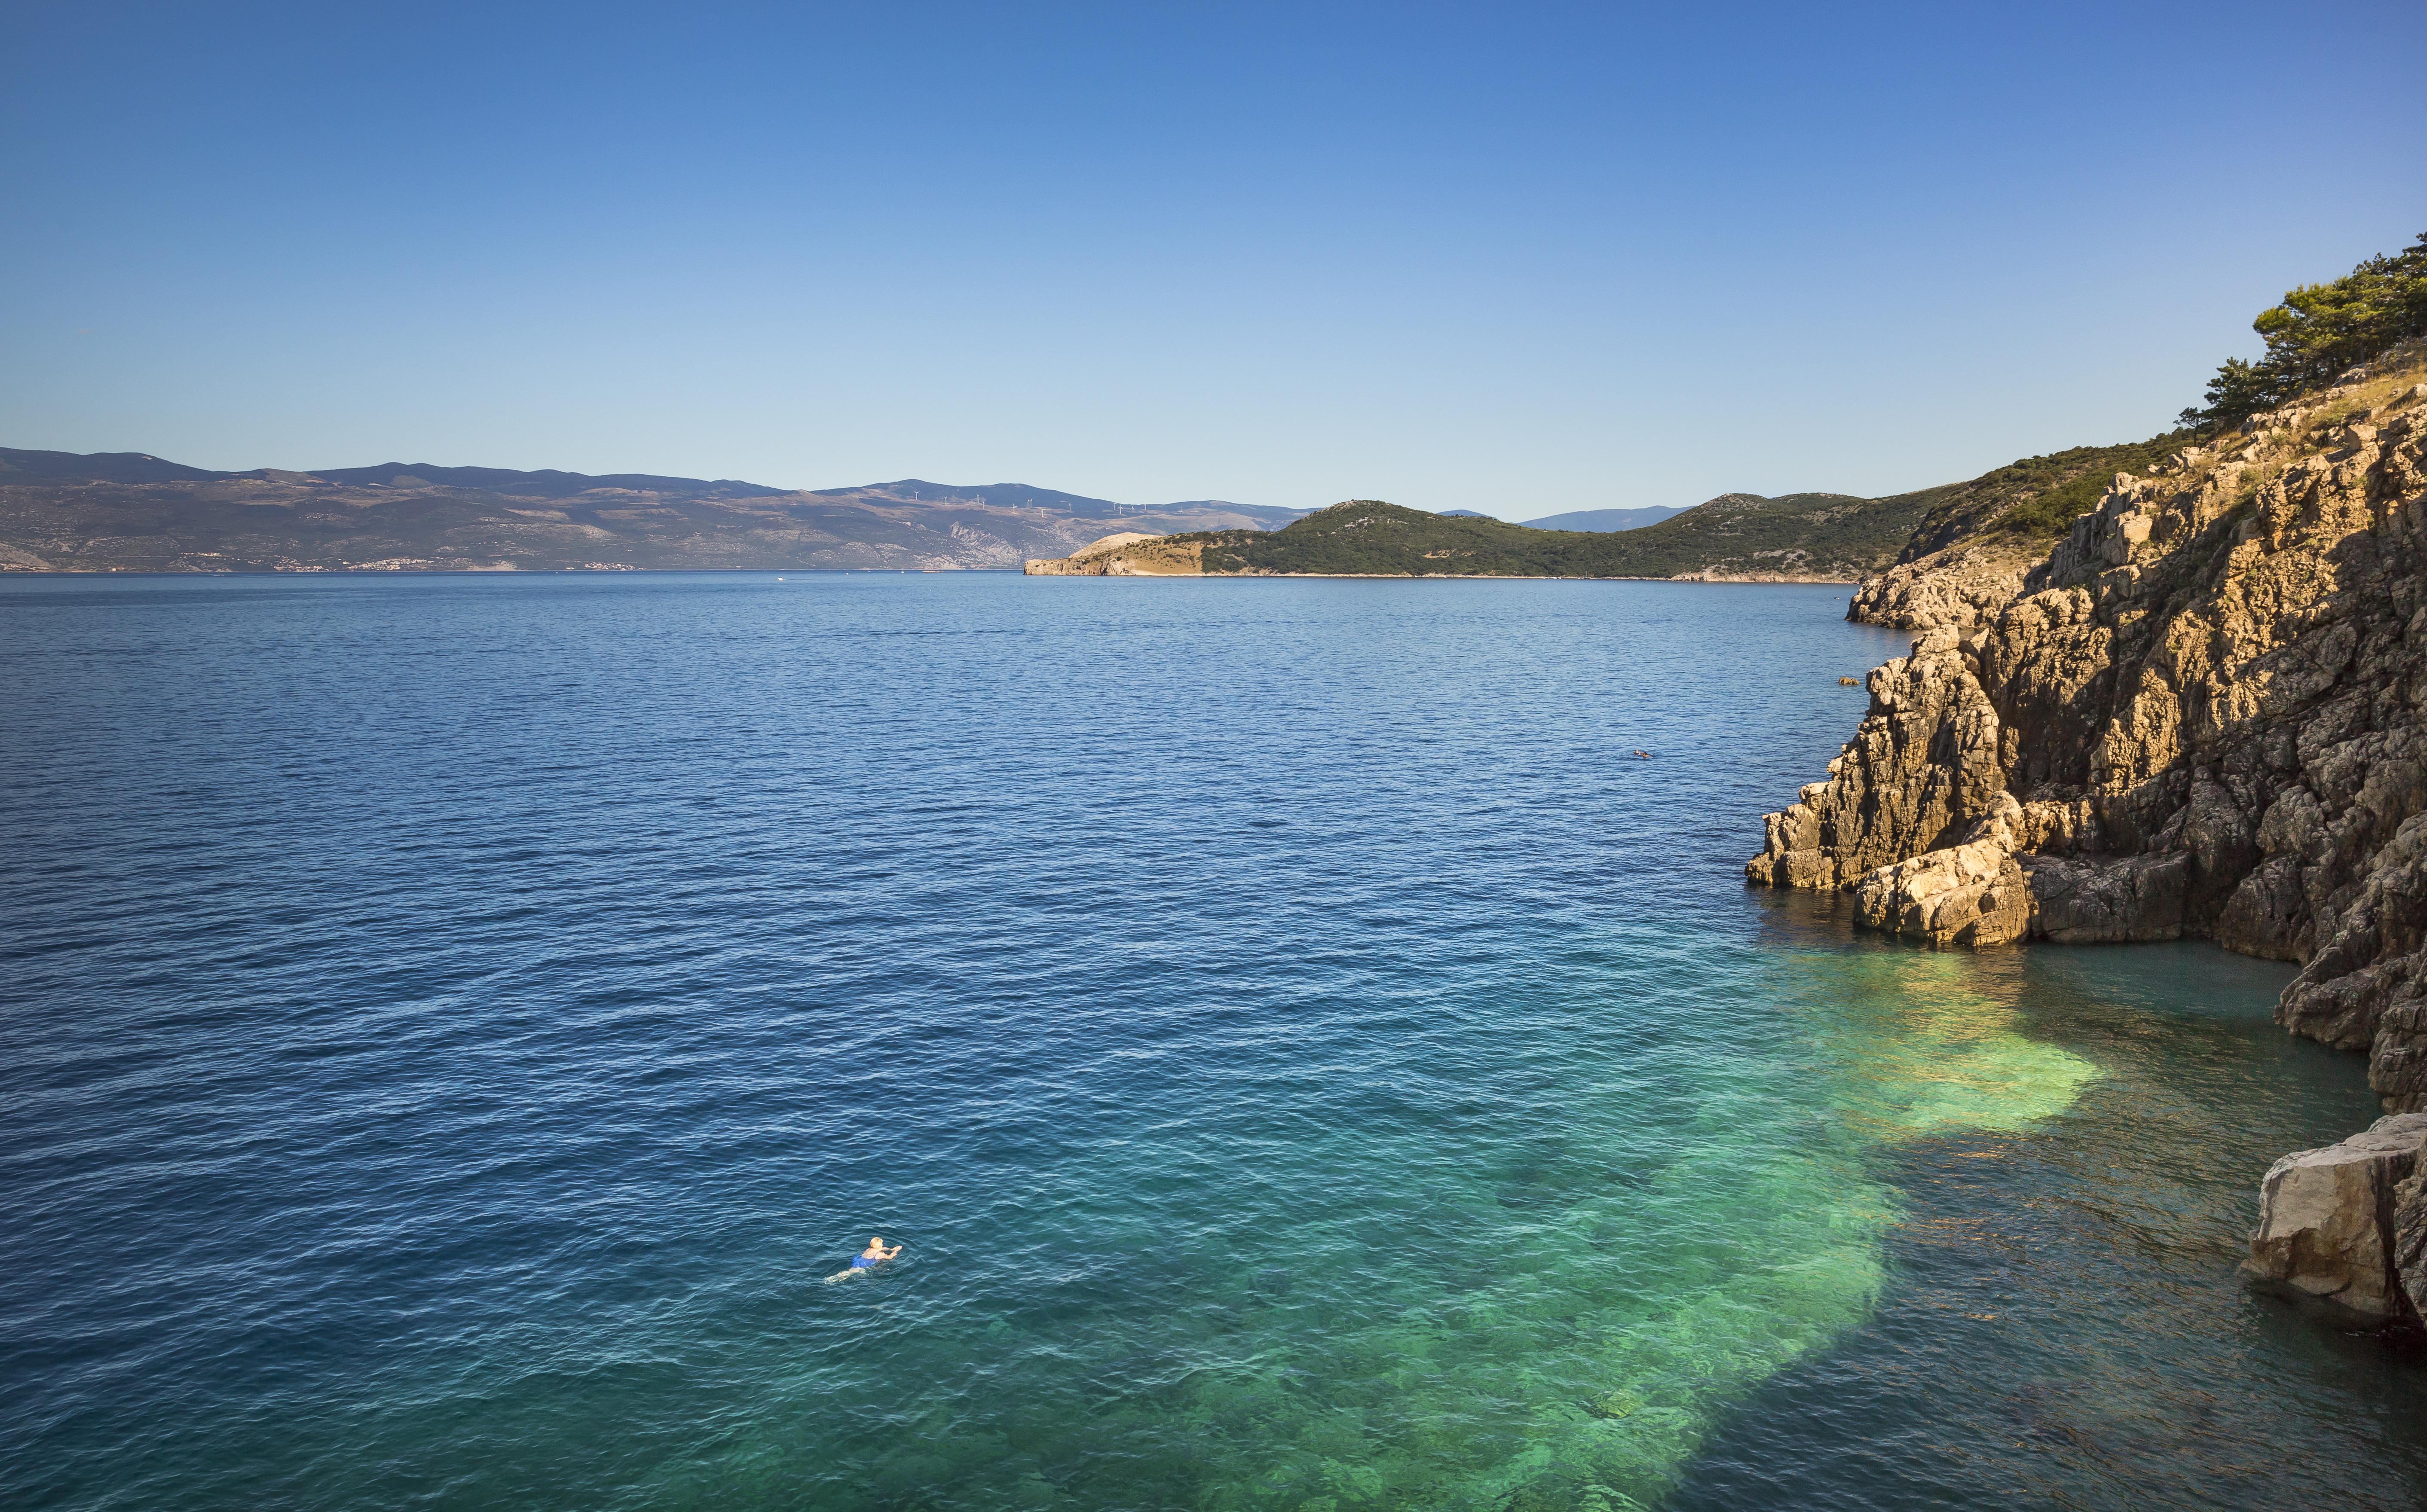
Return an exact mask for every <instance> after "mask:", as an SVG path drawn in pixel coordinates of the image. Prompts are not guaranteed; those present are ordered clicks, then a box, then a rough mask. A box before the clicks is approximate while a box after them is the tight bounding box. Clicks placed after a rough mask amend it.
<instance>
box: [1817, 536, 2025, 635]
mask: <svg viewBox="0 0 2427 1512" xmlns="http://www.w3.org/2000/svg"><path fill="white" fill-rule="evenodd" d="M2038 561H2039V559H2038V557H2037V556H2036V555H2035V554H2031V553H2028V552H2027V551H2025V550H2023V549H2021V548H2019V547H2014V546H2007V545H1995V546H1992V545H1982V544H1977V543H1972V542H1963V543H1959V544H1957V545H1951V546H1947V547H1945V548H1944V549H1941V550H1938V551H1933V552H1931V553H1930V555H1928V556H1926V557H1920V558H1916V559H1915V560H1914V561H1907V562H1900V563H1898V565H1896V566H1894V567H1890V568H1889V569H1888V570H1887V571H1885V572H1883V573H1881V574H1880V575H1879V576H1878V577H1866V578H1865V579H1863V583H1862V586H1861V587H1859V588H1857V589H1855V590H1854V597H1853V601H1852V602H1851V603H1850V604H1849V605H1848V606H1847V608H1846V618H1848V619H1849V620H1856V621H1859V622H1861V623H1862V624H1865V625H1884V626H1888V627H1889V628H1891V629H1897V630H1937V629H1952V630H1956V631H1959V632H1963V633H1969V632H1971V631H1974V630H1978V629H1981V628H1984V627H1986V626H1990V625H1994V624H1995V623H1996V620H1997V615H1998V613H1999V612H2000V611H2001V610H2004V609H2005V607H2006V606H2007V605H2008V604H2010V603H2012V602H2013V599H2014V596H2015V595H2016V594H2018V593H2021V592H2022V591H2023V579H2024V577H2027V576H2028V574H2029V572H2030V570H2031V568H2032V567H2034V566H2036V565H2037V564H2038Z"/></svg>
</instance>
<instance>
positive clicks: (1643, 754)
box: [1635, 751, 1652, 761]
mask: <svg viewBox="0 0 2427 1512" xmlns="http://www.w3.org/2000/svg"><path fill="white" fill-rule="evenodd" d="M1635 754H1636V756H1637V758H1639V759H1641V760H1644V761H1649V760H1651V759H1652V753H1651V752H1649V751H1637V752H1636V753H1635Z"/></svg>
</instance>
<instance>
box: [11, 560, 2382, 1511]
mask: <svg viewBox="0 0 2427 1512" xmlns="http://www.w3.org/2000/svg"><path fill="white" fill-rule="evenodd" d="M1844 603H1845V590H1843V589H1842V588H1828V587H1809V586H1796V585H1707V584H1682V583H1657V582H1515V581H1501V582H1491V581H1452V580H1418V581H1360V580H1328V579H1212V580H1203V579H1182V580H1138V579H1121V578H1055V577H1048V578H1024V577H1017V576H1011V575H1005V574H987V573H953V574H841V573H835V574H805V573H786V574H781V575H777V574H772V573H721V574H700V575H680V574H645V573H628V574H609V573H601V574H591V575H547V576H542V575H512V574H498V575H486V576H443V575H432V576H422V577H415V576H360V577H332V576H299V577H24V576H17V577H6V578H0V710H5V712H0V854H5V866H0V1193H5V1197H6V1205H5V1220H4V1221H0V1384H5V1391H0V1501H5V1502H6V1504H8V1506H10V1507H12V1508H76V1509H95V1512H99V1509H113V1512H116V1509H126V1512H136V1509H144V1512H150V1509H164V1512H165V1509H177V1512H193V1509H198V1508H247V1509H263V1508H352V1507H383V1508H517V1509H540V1512H545V1509H557V1508H563V1509H584V1512H604V1509H627V1508H628V1509H654V1508H718V1509H727V1508H730V1509H757V1508H766V1509H790V1508H800V1509H834V1512H878V1509H887V1512H891V1509H901V1512H913V1509H917V1512H928V1509H934V1512H964V1509H965V1512H1003V1509H1013V1508H1040V1509H1042V1508H1061V1509H1073V1512H1082V1509H1083V1512H1099V1509H1103V1512H1110V1509H1124V1512H1129V1509H1135V1512H1149V1509H1153V1512H1164V1509H1169V1512H1183V1509H1185V1512H1199V1509H1201V1512H1234V1509H1235V1512H1248V1509H1265V1508H1271V1509H1290V1512H1351V1509H1393V1512H1398V1509H1434V1508H1439V1509H1467V1508H1480V1509H1490V1512H1503V1509H1506V1512H1534V1509H1540V1512H1571V1509H1574V1512H1583V1509H1591V1512H1609V1509H1651V1508H1662V1509H1671V1512H1687V1509H1692V1512H1720V1509H1747V1508H1796V1509H1847V1512H1853V1509H1864V1512H1902V1509H1919V1508H1951V1507H1966V1508H1978V1507H1996V1508H2004V1509H2017V1508H2019V1509H2051V1512H2053V1509H2057V1508H2066V1509H2079V1508H2114V1509H2119V1512H2123V1509H2129V1512H2146V1509H2150V1508H2172V1507H2184V1508H2190V1507H2199V1508H2216V1507H2225V1508H2270V1509H2272V1508H2278V1507H2283V1506H2288V1505H2303V1506H2333V1507H2337V1508H2347V1509H2354V1512H2357V1509H2367V1508H2386V1509H2399V1512H2414V1509H2416V1508H2418V1507H2419V1506H2420V1505H2421V1504H2427V1358H2422V1354H2421V1351H2420V1349H2419V1347H2418V1345H2417V1344H2416V1342H2415V1341H2411V1340H2408V1339H2404V1338H2402V1337H2398V1336H2387V1335H2382V1334H2379V1333H2377V1332H2372V1331H2370V1329H2368V1328H2365V1327H2362V1326H2359V1325H2356V1324H2354V1323H2353V1322H2351V1321H2350V1320H2347V1319H2340V1318H2337V1317H2335V1316H2332V1315H2329V1314H2326V1313H2323V1312H2321V1311H2320V1310H2318V1309H2317V1308H2316V1307H2315V1306H2314V1305H2308V1304H2302V1303H2299V1302H2296V1301H2294V1300H2291V1299H2288V1298H2286V1297H2282V1296H2277V1295H2272V1294H2269V1293H2263V1292H2261V1291H2258V1290H2255V1289H2254V1288H2253V1287H2252V1286H2251V1285H2249V1284H2248V1283H2246V1282H2245V1281H2244V1280H2243V1279H2242V1278H2241V1277H2240V1276H2239V1275H2238V1274H2237V1272H2236V1264H2237V1262H2238V1261H2239V1260H2240V1258H2241V1256H2242V1254H2243V1253H2244V1245H2245V1241H2246V1236H2247V1233H2248V1230H2249V1228H2250V1227H2251V1225H2252V1222H2253V1218H2254V1214H2255V1208H2256V1192H2257V1183H2258V1180H2259V1179H2260V1177H2261V1175H2262V1174H2263V1173H2264V1172H2265V1171H2266V1169H2267V1166H2268V1164H2269V1162H2271V1161H2272V1160H2273V1159H2274V1158H2275V1157H2276V1156H2277V1155H2279V1154H2281V1153H2283V1152H2285V1151H2288V1150H2292V1149H2297V1148H2302V1147H2305V1146H2317V1145H2320V1144H2323V1143H2328V1142H2331V1141H2333V1140H2335V1139H2337V1138H2340V1137H2342V1136H2343V1135H2345V1134H2348V1133H2351V1132H2353V1131H2354V1130H2358V1129H2360V1128H2363V1127H2365V1126H2366V1125H2367V1124H2368V1122H2369V1121H2370V1118H2371V1117H2372V1116H2374V1112H2375V1110H2374V1105H2373V1102H2372V1100H2371V1098H2370V1096H2369V1093H2368V1091H2367V1088H2366V1086H2365V1081H2364V1066H2363V1064H2362V1062H2361V1059H2360V1058H2359V1057H2356V1056H2352V1055H2347V1054H2339V1053H2337V1052H2334V1051H2331V1050H2328V1049H2323V1048H2321V1047H2320V1046H2318V1045H2314V1044H2310V1043H2307V1042H2305V1041H2296V1040H2293V1039H2290V1038H2288V1037H2287V1036H2286V1035H2285V1034H2284V1033H2283V1032H2281V1031H2280V1030H2278V1029H2276V1028H2275V1027H2274V1026H2273V1024H2272V1022H2271V1020H2270V1016H2269V1014H2270V1009H2271V1007H2272V1003H2273V1000H2274V998H2275V995H2276V993H2277V992H2278V990H2279V989H2280V988H2281V987H2282V985H2283V984H2284V983H2285V982H2286V980H2288V977H2289V967H2284V966H2282V965H2278V964H2272V963H2266V962H2258V961H2252V960H2246V959H2241V958H2238V957H2235V956H2231V955H2227V954H2224V953H2223V952H2221V951H2217V950H2215V949H2213V948H2211V947H2208V946H2207V945H2203V944H2196V943H2184V944H2171V945H2150V946H2137V947H2123V946H2109V947H2093V948H2080V949H2065V948H2057V947H2033V948H2030V949H2028V950H2012V949H2009V950H2000V951H1982V952H1979V953H1966V952H1937V951H1929V950H1926V949H1920V948H1916V947H1914V946H1912V945H1909V944H1904V943H1899V942H1897V941H1894V940H1890V939H1885V938H1882V937H1881V936H1879V935H1874V934H1869V933H1865V932H1864V931H1861V930H1859V929H1857V928H1856V927H1854V925H1853V923H1852V922H1851V920H1850V919H1849V918H1848V917H1847V916H1846V914H1845V912H1844V910H1843V909H1842V907H1840V906H1838V905H1837V904H1836V903H1835V902H1834V901H1833V900H1831V899H1827V898H1815V897H1810V896H1798V895H1784V894H1779V893H1774V892H1768V891H1762V890H1752V889H1748V888H1747V887H1746V886H1745V885H1744V882H1743V878H1742V870H1741V869H1742V864H1743V862H1744V860H1745V859H1746V857H1747V856H1749V855H1751V854H1753V853H1754V852H1755V851H1757V850H1758V849H1759V847H1760V843H1761V834H1762V823H1761V816H1762V814H1763V812H1764V811H1765V810H1767V809H1773V808H1777V807H1779V806H1782V805H1784V804H1785V803H1787V802H1789V801H1791V800H1792V799H1793V797H1794V795H1795V792H1796V789H1798V788H1799V787H1800V786H1801V785H1803V784H1805V783H1808V782H1812V781H1815V780H1816V779H1818V778H1820V777H1821V776H1822V775H1823V774H1824V769H1825V767H1826V764H1827V762H1828V761H1829V759H1830V758H1831V757H1832V756H1834V755H1835V754H1836V752H1837V750H1838V747H1839V745H1840V743H1841V742H1842V741H1844V740H1846V739H1847V738H1848V737H1849V735H1850V734H1851V733H1852V732H1853V729H1854V726H1855V724H1856V723H1857V721H1858V720H1859V719H1860V718H1861V716H1862V714H1863V711H1864V708H1865V699H1866V695H1865V692H1864V691H1863V690H1862V689H1861V688H1859V687H1848V686H1845V685H1844V684H1843V683H1842V682H1841V680H1840V679H1841V678H1845V677H1855V678H1860V677H1861V676H1862V675H1864V674H1865V672H1866V671H1868V669H1870V668H1871V667H1872V666H1874V665H1876V664H1877V663H1878V662H1880V661H1881V660H1882V659H1884V658H1887V657H1890V656H1893V655H1896V654H1898V652H1899V651H1900V650H1901V649H1902V646H1903V641H1904V640H1905V639H1906V638H1905V637H1900V636H1898V635H1896V634H1894V633H1891V632H1887V631H1882V630H1877V629H1871V628H1866V627H1864V626H1853V625H1849V624H1847V623H1846V622H1845V621H1844V619H1843V617H1842V616H1843V612H1844ZM871 1235H883V1236H884V1238H885V1240H886V1242H887V1244H888V1245H889V1244H899V1245H900V1246H901V1254H900V1256H899V1257H898V1258H897V1259H895V1260H892V1261H891V1262H889V1263H888V1264H885V1265H882V1266H879V1267H876V1268H875V1269H873V1270H872V1271H870V1272H867V1273H864V1274H860V1275H856V1276H852V1275H847V1274H846V1275H845V1276H844V1278H842V1279H839V1280H838V1279H836V1276H837V1275H838V1273H842V1272H844V1269H845V1266H846V1264H847V1262H848V1260H850V1258H851V1257H852V1256H853V1255H854V1254H855V1253H856V1252H858V1251H859V1250H860V1249H861V1248H862V1247H863V1246H864V1245H865V1244H867V1242H868V1240H869V1238H870V1237H871Z"/></svg>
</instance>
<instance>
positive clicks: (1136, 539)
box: [1020, 530, 1205, 577]
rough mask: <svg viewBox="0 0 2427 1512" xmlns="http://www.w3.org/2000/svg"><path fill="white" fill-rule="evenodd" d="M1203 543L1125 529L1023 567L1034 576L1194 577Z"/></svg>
mask: <svg viewBox="0 0 2427 1512" xmlns="http://www.w3.org/2000/svg"><path fill="white" fill-rule="evenodd" d="M1204 549H1205V548H1204V547H1203V545H1198V544H1193V543H1187V544H1183V543H1180V542H1174V541H1172V540H1170V539H1168V538H1167V537H1165V536H1159V535H1148V534H1147V533H1146V532H1145V531H1142V530H1124V531H1122V532H1121V533H1120V534H1118V535H1108V536H1105V537H1103V538H1102V539H1101V540H1098V541H1090V542H1088V543H1087V544H1086V545H1083V546H1081V547H1080V548H1079V549H1078V550H1076V551H1073V552H1072V553H1070V554H1069V555H1068V556H1067V557H1049V558H1044V559H1036V558H1032V559H1030V560H1029V561H1027V562H1025V563H1023V564H1022V565H1021V568H1020V570H1021V571H1022V572H1023V573H1025V574H1026V575H1027V576H1029V577H1197V576H1199V575H1201V574H1202V573H1203V572H1204V570H1205V568H1204Z"/></svg>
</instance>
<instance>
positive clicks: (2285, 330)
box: [2182, 234, 2427, 431]
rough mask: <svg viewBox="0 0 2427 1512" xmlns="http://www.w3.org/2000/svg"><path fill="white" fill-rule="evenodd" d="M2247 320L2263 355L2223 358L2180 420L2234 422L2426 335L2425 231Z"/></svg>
mask: <svg viewBox="0 0 2427 1512" xmlns="http://www.w3.org/2000/svg"><path fill="white" fill-rule="evenodd" d="M2250 325H2251V329H2252V330H2254V331H2256V332H2257V333H2258V334H2259V335H2261V336H2262V337H2264V338H2266V342H2267V354H2266V355H2265V356H2263V357H2261V358H2259V359H2258V360H2257V361H2256V362H2255V363H2254V362H2246V361H2244V360H2242V359H2241V358H2240V357H2231V358H2227V359H2226V360H2225V363H2224V366H2222V367H2219V368H2218V369H2217V371H2216V376H2215V377H2214V378H2211V379H2209V380H2208V382H2207V403H2206V404H2205V405H2194V406H2193V407H2191V408H2190V409H2187V410H2185V411H2183V413H2182V423H2183V424H2185V425H2187V426H2194V427H2197V428H2199V429H2200V430H2202V431H2220V430H2223V429H2224V428H2226V427H2228V426H2235V425H2240V423H2241V422H2242V421H2244V420H2246V419H2248V418H2249V417H2250V416H2252V415H2256V414H2258V413H2259V412H2260V411H2262V410H2272V409H2273V408H2275V407H2276V406H2277V405H2279V404H2282V403H2283V402H2284V401H2285V400H2287V399H2289V398H2291V397H2292V396H2294V395H2295V394H2298V393H2300V392H2301V391H2303V390H2304V389H2309V388H2315V387H2317V386H2319V385H2320V384H2322V383H2325V382H2329V381H2331V380H2332V379H2333V378H2334V377H2335V376H2336V375H2337V374H2338V373H2340V372H2342V371H2343V369H2345V368H2347V367H2350V366H2352V365H2354V363H2363V362H2366V361H2368V360H2369V359H2370V358H2371V357H2373V356H2375V355H2376V354H2377V353H2379V352H2381V351H2384V350H2386V349H2387V348H2389V347H2392V346H2395V345H2397V344H2398V343H2400V342H2403V341H2406V340H2408V339H2410V338H2411V337H2413V336H2418V335H2427V234H2421V235H2420V236H2419V239H2418V240H2417V241H2415V242H2413V243H2412V244H2411V245H2410V246H2408V247H2406V248H2404V249H2403V251H2401V252H2393V253H2391V254H2388V255H2384V256H2377V257H2371V258H2370V259H2369V260H2368V261H2366V262H2364V263H2362V264H2360V265H2359V266H2358V267H2357V268H2353V269H2352V270H2351V271H2350V272H2348V273H2346V274H2344V275H2343V276H2342V277H2340V278H2337V279H2335V280H2333V281H2332V282H2330V283H2325V284H2305V285H2301V286H2300V287H2299V288H2296V289H2291V290H2289V291H2287V292H2286V294H2285V295H2284V298H2283V301H2281V302H2280V303H2276V304H2272V305H2270V306H2268V307H2267V308H2266V309H2264V310H2261V311H2259V312H2258V318H2256V320H2253V321H2252V322H2251V323H2250Z"/></svg>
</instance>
